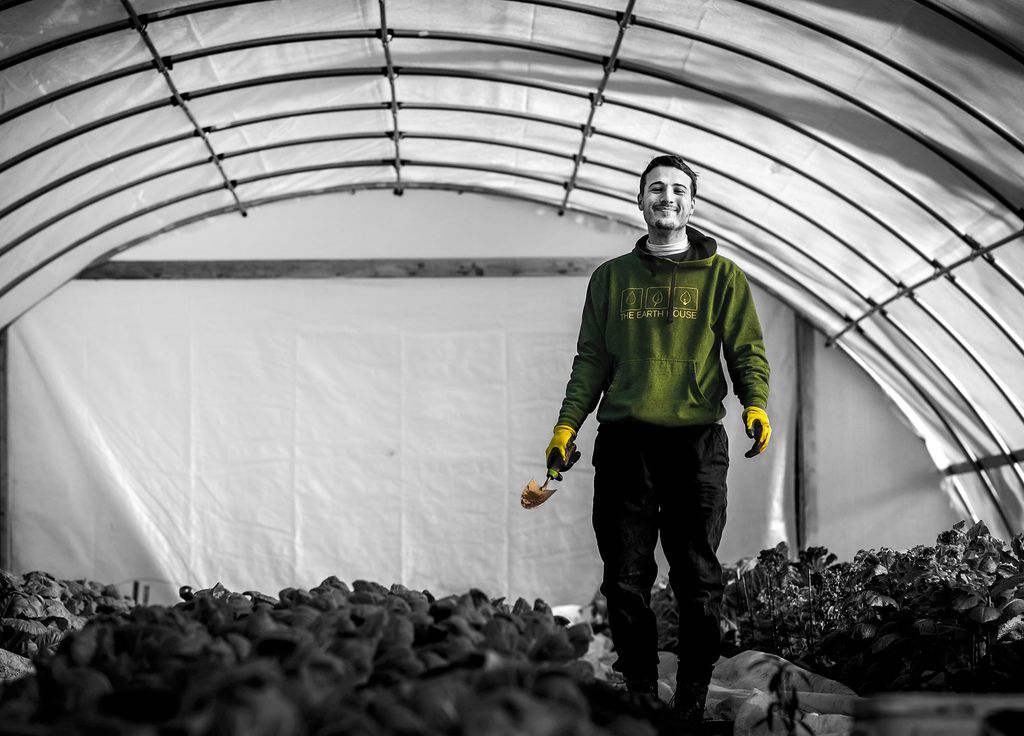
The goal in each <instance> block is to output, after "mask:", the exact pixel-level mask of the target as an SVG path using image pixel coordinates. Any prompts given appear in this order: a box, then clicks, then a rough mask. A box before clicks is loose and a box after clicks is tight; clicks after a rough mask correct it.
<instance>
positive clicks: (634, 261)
mask: <svg viewBox="0 0 1024 736" xmlns="http://www.w3.org/2000/svg"><path fill="white" fill-rule="evenodd" d="M686 230H687V237H688V238H689V240H690V244H691V246H692V247H691V249H690V250H689V251H688V252H687V254H686V256H687V258H686V259H685V260H672V259H669V258H659V257H657V256H653V255H651V254H650V253H648V252H647V250H646V244H647V236H644V237H642V238H640V239H639V240H638V241H637V243H636V247H634V248H633V250H632V252H630V253H627V254H626V255H623V256H619V257H618V258H613V259H612V260H610V261H607V262H605V263H602V264H601V265H600V266H598V268H597V270H596V271H594V274H593V275H592V276H591V278H590V285H589V286H588V287H587V300H586V303H585V304H584V307H583V318H582V322H581V324H580V335H579V341H578V343H577V346H576V357H575V359H574V360H573V364H572V374H571V376H570V377H569V383H568V385H567V386H566V389H565V400H564V401H563V402H562V409H561V411H560V413H559V415H558V423H559V424H565V425H567V426H569V427H571V428H572V429H573V430H579V428H580V425H582V424H583V421H584V420H585V419H586V418H587V416H588V415H589V414H590V413H591V412H592V411H593V410H594V407H595V406H597V402H598V399H599V398H601V394H602V392H603V393H604V398H603V399H602V400H601V405H600V407H598V410H597V420H598V421H599V422H628V421H634V422H645V423H648V424H655V425H661V426H670V427H678V426H684V425H693V424H711V423H713V422H717V421H719V420H720V419H722V417H724V416H725V406H724V405H723V404H722V400H723V399H724V398H725V396H726V394H727V393H728V389H727V386H726V382H725V376H724V374H723V371H722V362H721V356H722V355H723V354H724V356H725V363H726V365H727V366H728V369H729V376H730V378H731V379H732V385H733V388H734V390H735V392H736V396H737V397H738V398H739V400H740V403H741V404H742V405H743V406H744V407H747V406H758V407H761V408H762V409H766V408H767V405H768V376H769V368H768V361H767V359H766V358H765V352H764V341H763V339H762V335H761V323H760V322H759V321H758V318H757V311H756V309H755V308H754V300H753V297H752V295H751V293H750V287H749V286H748V284H747V279H746V276H744V274H743V272H742V271H741V270H740V268H739V267H738V266H737V265H736V264H735V263H733V262H732V261H731V260H729V259H728V258H726V257H724V256H721V255H718V252H717V251H718V247H717V244H716V243H715V241H714V239H713V238H709V237H707V236H705V235H704V234H702V233H701V232H699V231H698V230H696V229H694V228H692V227H687V229H686ZM670 300H671V303H669V302H670Z"/></svg>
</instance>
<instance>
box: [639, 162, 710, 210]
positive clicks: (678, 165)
mask: <svg viewBox="0 0 1024 736" xmlns="http://www.w3.org/2000/svg"><path fill="white" fill-rule="evenodd" d="M659 166H668V167H670V168H673V169H679V170H680V171H684V172H686V175H687V176H688V177H690V196H691V197H692V198H693V199H696V198H697V172H696V171H694V170H693V169H691V168H690V166H689V164H687V163H686V162H685V161H683V159H681V158H680V157H679V156H676V155H675V154H672V153H666V154H662V155H660V156H655V157H654V158H652V159H651V162H650V163H649V164H647V168H646V169H644V173H642V174H640V196H641V197H642V196H643V194H644V186H646V184H645V181H644V180H645V179H647V175H648V174H649V173H651V171H653V170H654V169H656V168H658V167H659Z"/></svg>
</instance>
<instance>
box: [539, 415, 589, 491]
mask: <svg viewBox="0 0 1024 736" xmlns="http://www.w3.org/2000/svg"><path fill="white" fill-rule="evenodd" d="M575 437H576V432H575V430H573V429H572V427H568V426H566V425H564V424H559V425H557V426H556V427H555V432H554V435H552V437H551V442H549V443H548V449H547V450H546V451H545V453H544V459H545V461H546V462H547V466H548V475H549V476H550V477H552V478H554V479H555V480H562V471H565V470H568V469H569V468H571V467H572V466H573V465H575V464H576V461H577V460H579V459H580V453H579V450H577V449H576V445H574V444H573V442H572V441H573V439H574V438H575Z"/></svg>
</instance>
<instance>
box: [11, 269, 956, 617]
mask: <svg viewBox="0 0 1024 736" xmlns="http://www.w3.org/2000/svg"><path fill="white" fill-rule="evenodd" d="M585 285H586V279H584V278H571V279H569V278H566V279H552V278H546V279H527V278H520V279H492V278H488V279H444V280H427V279H394V280H389V279H377V280H366V281H360V280H331V281H327V280H325V281H319V280H317V281H288V280H282V281H271V282H266V281H262V282H254V281H242V282H211V281H206V282H74V283H72V284H69V285H68V286H66V287H65V288H63V289H62V290H60V291H59V292H57V293H56V294H55V295H53V296H52V297H51V298H49V299H48V300H47V301H45V302H43V303H42V304H41V305H39V306H38V307H37V308H35V309H33V310H32V311H31V312H30V313H28V314H27V315H26V316H25V317H24V318H22V319H21V320H19V321H18V323H16V324H15V325H14V327H13V328H12V329H11V333H10V335H11V340H10V382H11V383H10V385H11V391H10V397H11V404H10V411H11V416H10V422H11V489H12V490H11V512H12V519H13V523H14V534H13V548H14V565H13V567H14V569H15V570H20V571H26V570H31V569H43V570H48V571H51V572H53V573H55V574H57V575H58V576H60V577H65V578H73V577H83V576H84V577H89V578H92V579H96V580H101V581H104V582H117V583H123V582H125V581H130V580H142V581H143V582H144V583H145V584H149V585H151V587H152V597H151V600H153V601H167V602H172V601H174V600H176V599H177V598H176V591H177V587H178V586H179V585H181V584H190V585H192V586H193V587H208V586H211V585H213V584H214V583H216V582H218V581H220V582H222V583H223V584H224V585H226V586H228V587H229V588H231V589H234V590H251V589H255V590H260V591H262V592H265V593H269V594H272V595H276V593H277V592H278V591H279V590H280V589H281V588H284V587H287V586H296V587H307V588H308V587H312V586H314V585H316V584H317V583H318V582H320V580H322V579H323V578H324V577H326V576H328V575H332V574H334V575H337V576H338V577H340V578H341V579H343V580H346V581H349V582H351V581H353V580H356V579H359V578H364V579H370V580H375V581H377V582H380V583H383V584H385V585H388V584H390V583H392V582H401V583H403V584H405V585H408V586H411V587H414V588H418V589H423V588H425V589H428V590H430V591H432V592H434V593H435V594H439V595H440V594H446V593H450V592H461V591H464V590H466V589H467V588H468V587H470V586H476V587H479V588H481V589H483V590H484V591H485V592H486V593H487V594H488V595H491V596H501V595H508V596H512V597H515V596H524V597H526V598H528V599H531V600H532V599H533V598H534V597H541V598H544V599H545V600H547V601H548V602H549V603H552V604H560V603H585V602H586V601H588V600H589V599H590V597H591V596H592V595H593V593H594V591H595V590H596V588H597V585H598V583H599V577H600V570H599V562H598V558H597V553H596V546H595V544H594V541H593V532H592V529H591V526H590V509H591V490H590V488H591V481H592V468H591V466H590V462H589V460H590V452H591V450H592V447H593V432H594V431H595V422H594V420H593V419H591V420H589V421H588V422H587V424H586V425H585V427H584V431H583V432H582V433H581V439H580V445H581V447H582V449H583V451H584V453H585V458H584V461H583V462H581V463H580V465H578V466H577V467H576V468H574V469H573V471H572V472H571V473H570V474H569V475H568V476H567V480H566V482H565V483H563V484H561V488H560V490H559V492H558V493H557V494H556V495H555V496H554V497H553V498H552V500H551V501H550V502H548V503H547V504H546V505H544V506H542V507H541V508H540V509H537V510H535V511H530V512H527V511H524V510H522V509H521V508H520V507H519V506H518V494H519V491H520V489H521V488H522V486H523V485H524V484H525V482H526V481H527V480H528V479H529V478H530V477H534V476H536V477H540V474H541V473H542V472H543V467H542V455H543V449H544V447H545V445H546V444H547V441H548V439H549V436H550V434H549V433H550V428H551V426H552V424H553V423H554V420H555V417H556V414H557V410H558V405H559V402H560V399H561V395H562V392H563V390H564V386H565V381H566V379H567V377H568V371H569V366H570V362H571V358H572V355H573V352H574V346H575V334H576V330H577V326H578V322H579V316H578V313H579V309H580V305H581V302H582V298H583V293H584V289H585ZM757 298H758V305H759V310H760V313H761V317H762V321H763V322H764V325H765V330H766V335H767V344H768V352H769V358H770V360H771V361H772V365H773V371H774V381H773V387H772V397H771V404H770V410H771V413H772V418H773V421H774V425H775V433H774V434H773V439H772V445H771V450H770V452H769V453H768V454H766V455H764V456H762V457H759V458H756V459H754V460H745V459H744V458H743V457H742V453H743V451H744V450H745V449H746V447H747V446H749V445H748V443H749V441H748V440H747V439H746V437H745V436H743V433H742V429H741V427H740V423H739V407H738V405H737V404H736V401H735V399H734V398H731V399H730V405H729V409H730V413H729V416H728V417H727V419H726V422H727V426H728V428H729V431H730V435H731V438H732V454H733V469H732V472H731V475H730V508H729V516H730V520H729V523H728V526H727V529H726V536H725V540H724V542H723V548H722V550H721V555H722V558H723V560H726V561H735V560H736V559H738V558H739V557H741V556H745V555H751V554H756V552H757V551H758V550H760V549H762V548H763V547H767V546H771V545H774V544H775V543H776V542H778V541H779V540H780V539H789V540H790V541H792V514H791V513H790V510H791V507H792V500H791V497H790V493H791V490H790V489H791V487H792V464H793V463H792V461H793V447H792V442H791V431H790V428H791V427H792V426H793V418H794V401H793V393H794V392H793V383H792V381H793V373H794V366H793V342H794V339H793V334H794V329H793V319H792V313H791V312H790V311H789V310H788V309H787V308H785V307H784V306H783V305H782V304H781V303H780V302H778V301H776V300H774V299H772V298H771V297H769V296H767V295H765V294H764V293H763V292H758V293H757ZM830 352H832V355H834V356H836V357H835V358H834V360H836V361H838V362H839V364H840V365H841V366H842V368H841V369H842V371H845V372H849V371H850V370H853V371H856V370H857V369H856V368H854V367H853V366H852V364H851V363H850V362H849V361H848V360H845V359H844V358H843V356H841V355H839V354H837V353H834V352H833V351H830ZM841 380H842V381H844V382H846V383H847V384H848V385H849V386H853V387H854V388H853V389H852V391H853V393H852V394H851V389H849V388H848V389H847V391H846V394H848V395H850V396H851V398H850V401H849V402H848V404H850V406H851V410H852V411H855V412H861V413H865V412H866V414H865V416H866V417H867V419H866V421H868V422H869V423H871V424H873V425H874V426H875V431H874V432H873V433H872V434H870V435H863V436H862V435H856V436H851V437H848V438H847V440H848V442H849V443H852V444H848V445H846V447H847V448H849V453H848V454H844V455H842V456H841V457H838V458H837V457H830V461H833V462H836V463H837V464H838V466H839V467H838V468H832V469H830V470H829V472H838V473H839V474H841V475H844V476H845V475H851V476H852V475H853V474H854V473H855V474H856V477H857V480H856V481H855V482H854V483H852V484H851V483H846V484H843V488H841V489H840V490H841V492H842V493H847V494H848V493H850V492H851V491H850V486H851V485H852V486H854V487H860V488H863V489H866V490H869V489H871V488H872V487H874V486H877V483H874V482H872V480H873V479H875V480H877V477H878V476H885V475H886V474H888V475H890V476H892V471H891V470H890V469H888V468H886V467H884V466H879V467H865V466H864V464H863V462H862V459H863V454H858V452H862V451H863V446H864V443H865V442H866V443H868V444H869V445H871V444H873V443H877V444H878V445H879V446H893V443H894V442H895V443H896V446H900V447H904V448H906V453H905V457H904V458H903V463H902V464H903V466H904V467H909V468H911V469H913V468H917V469H921V468H927V466H928V460H927V455H926V454H925V452H924V448H923V444H921V443H920V442H919V441H917V440H916V439H914V438H912V437H910V435H909V434H908V433H907V431H906V429H905V428H903V427H902V426H901V425H900V424H899V422H897V421H895V420H894V417H893V415H892V409H891V407H890V406H889V405H888V404H887V402H885V401H884V400H883V399H882V397H881V394H880V393H878V392H877V391H875V392H874V394H875V395H872V385H871V384H869V383H867V380H866V378H864V377H863V374H861V377H860V379H859V380H860V381H861V383H860V384H857V383H853V384H850V383H849V378H848V377H844V378H842V379H841ZM831 429H832V428H830V431H831ZM839 436H840V437H842V436H843V435H842V434H841V433H840V434H839ZM893 436H896V437H897V438H902V439H899V440H894V439H893ZM858 442H859V443H860V445H861V450H860V451H858V450H857V449H856V447H855V443H858ZM915 444H916V445H918V447H917V449H916V451H915V450H914V449H913V448H914V445H915ZM915 452H916V453H917V454H916V456H915V454H914V453H915ZM844 462H846V463H847V465H846V469H844V468H843V467H842V466H843V463H844ZM847 471H849V472H847ZM932 472H933V473H934V471H932ZM923 473H924V475H927V471H923ZM821 475H825V476H826V477H827V473H825V472H823V473H822V474H821ZM924 475H922V474H921V473H918V477H917V480H918V481H919V482H921V485H923V486H927V484H928V483H930V482H931V481H932V480H935V479H934V478H926V477H924ZM896 476H897V477H899V473H897V474H896ZM826 485H828V484H826V483H824V482H823V483H822V486H823V487H825V486H826ZM828 490H829V489H828V488H825V491H828ZM900 490H901V489H899V488H894V489H893V492H894V493H899V492H900ZM853 493H854V494H856V491H853ZM917 496H918V500H919V501H921V502H922V503H921V508H920V509H919V513H918V517H917V518H918V519H919V520H920V519H925V520H926V519H928V518H929V512H928V509H929V508H932V509H938V510H939V512H938V515H939V516H941V513H942V509H944V508H946V502H945V499H944V498H943V497H942V496H941V494H940V493H939V492H938V491H937V488H936V486H932V487H931V489H926V490H925V491H924V492H921V493H918V494H917ZM927 499H931V502H932V506H931V507H929V506H928V505H927ZM846 501H848V503H845V502H844V505H843V508H844V509H845V510H844V518H843V525H844V526H845V527H846V528H848V529H852V530H854V531H853V534H852V538H851V539H850V540H849V541H850V542H851V543H852V545H853V550H855V549H856V548H857V546H858V545H859V546H867V545H870V544H883V543H884V544H891V545H898V544H900V542H901V539H900V535H899V532H898V530H899V527H900V524H901V523H902V520H901V519H894V518H892V517H891V516H889V515H888V512H889V511H891V509H888V508H884V507H877V511H878V513H877V514H875V513H873V511H874V510H875V509H876V507H874V506H870V507H865V508H859V507H858V505H857V502H856V498H853V497H848V498H846ZM821 508H822V509H823V510H824V509H831V508H833V507H831V506H828V505H827V504H823V505H822V506H821ZM854 510H856V511H854ZM823 512H824V511H823ZM822 528H823V529H834V527H830V526H829V525H828V524H825V525H823V527H822ZM938 528H939V527H934V526H933V527H929V528H926V529H925V530H924V536H923V538H919V539H914V540H910V541H915V542H917V541H919V542H929V541H932V539H930V538H929V537H933V536H934V532H935V531H937V530H938ZM873 540H874V541H873ZM877 540H881V541H877ZM812 541H813V540H812ZM822 541H823V542H824V543H825V544H829V540H827V539H825V540H822ZM853 550H849V551H850V553H852V551H853ZM837 551H839V552H843V551H844V550H841V549H839V550H837ZM663 571H664V570H663Z"/></svg>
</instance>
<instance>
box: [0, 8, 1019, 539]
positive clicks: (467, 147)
mask: <svg viewBox="0 0 1024 736" xmlns="http://www.w3.org/2000/svg"><path fill="white" fill-rule="evenodd" d="M1021 38H1024V3H1019V2H1009V1H1005V0H1004V1H1002V2H997V1H996V0H988V1H985V2H978V1H977V0H865V1H863V2H857V3H849V2H846V1H844V0H785V1H783V0H775V1H769V0H707V1H700V0H597V1H596V2H580V1H573V2H569V1H562V0H537V1H536V2H525V1H524V2H519V1H513V0H464V1H461V2H460V1H442V0H434V1H430V2H426V1H424V0H372V1H371V0H360V1H353V2H337V1H336V0H266V1H262V2H239V1H238V0H207V1H205V2H195V1H193V2H186V1H176V0H88V1H86V0H80V1H79V2H75V1H73V0H33V1H32V2H25V1H19V0H8V1H7V2H0V327H3V326H6V325H9V324H10V323H12V322H13V321H14V320H16V319H18V317H19V316H21V315H22V314H24V313H25V312H26V311H27V310H29V309H31V308H32V307H33V306H34V305H35V304H37V303H38V302H40V300H42V299H43V298H45V297H46V296H47V295H49V294H51V293H52V292H54V291H55V290H57V289H59V288H60V287H61V286H62V285H63V284H65V283H66V282H68V281H69V280H71V279H73V278H75V276H76V275H77V274H79V273H80V272H81V271H83V270H84V269H86V268H88V267H90V266H91V265H95V264H97V263H101V262H103V261H105V260H108V259H111V258H113V257H115V256H117V255H118V254H120V253H124V252H125V251H127V250H128V249H130V248H131V247H132V246H134V245H138V244H141V243H144V242H147V241H148V240H150V239H152V238H154V237H155V236H157V235H160V234H161V233H166V232H169V231H171V230H174V229H176V228H180V227H182V226H185V225H188V224H190V223H194V222H197V221H199V220H202V219H205V218H211V217H223V218H239V219H240V218H241V217H242V216H244V215H245V214H246V213H247V212H248V211H249V210H252V209H254V208H258V207H261V206H265V205H269V204H271V203H278V202H283V201H286V200H293V199H295V198H298V197H308V196H315V195H319V194H327V193H336V192H360V191H366V190H376V189H385V190H392V191H394V192H395V193H396V194H400V193H402V192H403V191H406V190H411V189H434V190H445V191H452V192H467V193H478V194H488V195H494V196H499V197H507V198H511V199H515V200H520V201H527V202H531V203H535V204H539V205H542V206H547V207H551V208H553V209H555V210H557V211H558V212H560V213H572V214H574V215H577V216H583V217H587V218H597V219H606V220H611V221H614V222H616V223H624V224H626V225H629V226H631V227H635V228H637V229H640V228H641V227H642V225H643V223H642V219H641V218H640V213H639V212H638V210H637V208H636V202H635V188H636V177H637V169H638V168H639V167H642V165H643V163H644V162H645V161H646V159H647V158H649V157H650V156H651V155H652V154H654V153H656V152H670V153H677V154H680V155H681V156H683V157H684V158H686V159H687V160H688V161H690V162H691V163H692V164H693V165H694V167H695V168H696V169H697V170H698V171H699V172H700V174H701V183H700V188H699V193H698V207H697V210H696V213H695V215H694V218H693V223H694V224H695V225H696V226H697V227H698V228H701V229H703V230H705V231H707V232H708V233H709V234H711V235H713V236H714V237H716V238H717V239H718V241H719V243H720V244H721V247H722V250H723V252H724V253H726V254H727V255H729V256H730V257H732V258H734V259H735V260H736V261H738V262H739V263H740V264H741V266H743V267H744V269H745V270H746V271H747V272H748V274H750V276H751V278H752V280H754V281H755V282H756V283H758V284H759V285H760V286H762V287H764V288H765V289H766V290H768V291H770V292H771V293H773V294H775V295H777V296H778V297H779V298H780V299H782V300H783V301H784V302H785V303H786V304H788V305H789V306H791V307H792V308H793V309H794V310H796V311H797V312H798V313H800V314H802V315H804V316H805V317H806V318H807V319H808V320H809V321H810V322H811V323H812V324H813V325H814V327H815V328H816V329H818V330H820V331H821V332H822V333H823V334H825V335H826V336H827V337H828V338H829V340H830V344H834V345H837V346H839V347H840V348H841V349H843V350H844V351H846V352H847V353H848V354H850V355H851V356H852V357H853V358H854V359H855V360H856V361H857V362H858V363H859V364H860V365H861V366H862V367H863V368H864V369H865V370H866V371H867V372H868V373H869V374H870V375H871V376H872V377H873V378H874V379H875V380H876V381H877V382H878V384H879V385H880V386H881V387H882V389H883V390H884V391H885V392H886V393H887V394H888V395H890V396H891V397H892V398H893V399H894V400H895V401H896V402H897V403H898V405H899V406H900V407H901V408H902V410H903V411H904V412H905V413H906V416H907V417H908V419H909V421H910V422H911V423H912V424H913V426H914V427H915V430H916V431H917V432H918V433H919V434H920V435H921V436H922V437H924V438H925V440H926V442H927V445H928V448H929V452H930V453H931V456H932V458H933V459H934V461H935V463H936V465H937V466H938V467H939V468H940V469H942V470H943V471H945V472H946V474H947V477H948V480H949V483H950V485H951V487H952V488H953V490H954V492H955V493H956V494H958V495H959V496H960V497H961V499H962V500H963V502H964V503H965V505H966V506H967V507H969V508H994V509H996V510H997V512H998V514H999V517H1000V518H999V519H998V522H999V523H998V524H997V525H1001V526H1002V527H1003V528H1004V529H1008V530H1018V529H1019V528H1020V527H1021V526H1022V521H1024V502H1022V497H1024V468H1022V462H1024V394H1022V390H1021V385H1022V381H1021V378H1022V370H1021V366H1022V365H1024V363H1022V358H1024V318H1022V316H1021V315H1022V314H1024V286H1022V280H1024V247H1022V246H1024V231H1022V224H1024V177H1022V176H1021V172H1022V171H1024V140H1022V138H1024V46H1022V44H1021V41H1020V39H1021ZM127 255H128V256H130V251H129V252H128V254H127ZM490 255H504V256H515V255H516V253H514V252H509V253H502V254H490ZM386 256H387V254H381V257H386Z"/></svg>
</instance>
